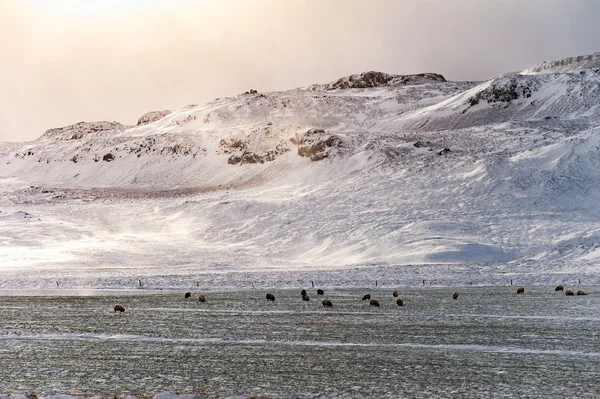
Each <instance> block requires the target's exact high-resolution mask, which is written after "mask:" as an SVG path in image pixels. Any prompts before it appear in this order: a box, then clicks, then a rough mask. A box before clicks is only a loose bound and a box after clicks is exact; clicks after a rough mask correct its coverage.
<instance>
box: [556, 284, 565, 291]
mask: <svg viewBox="0 0 600 399" xmlns="http://www.w3.org/2000/svg"><path fill="white" fill-rule="evenodd" d="M564 289H565V286H564V285H562V284H561V285H557V286H556V287H554V291H564Z"/></svg>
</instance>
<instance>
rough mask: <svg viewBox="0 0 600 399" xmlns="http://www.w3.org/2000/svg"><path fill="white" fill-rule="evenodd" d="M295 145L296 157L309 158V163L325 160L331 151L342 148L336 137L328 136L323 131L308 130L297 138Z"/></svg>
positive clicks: (341, 143)
mask: <svg viewBox="0 0 600 399" xmlns="http://www.w3.org/2000/svg"><path fill="white" fill-rule="evenodd" d="M295 144H297V145H298V155H300V156H301V157H307V158H310V160H311V161H320V160H322V159H325V158H327V157H329V156H330V154H331V151H332V149H336V148H340V147H343V142H342V140H341V139H340V138H339V137H338V136H336V135H333V134H328V133H326V132H325V130H323V129H310V130H309V131H307V132H306V133H304V134H303V135H301V136H300V137H297V138H296V140H295Z"/></svg>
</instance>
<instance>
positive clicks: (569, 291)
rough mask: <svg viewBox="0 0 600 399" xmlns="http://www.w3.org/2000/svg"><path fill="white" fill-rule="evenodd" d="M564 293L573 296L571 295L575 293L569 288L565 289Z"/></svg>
mask: <svg viewBox="0 0 600 399" xmlns="http://www.w3.org/2000/svg"><path fill="white" fill-rule="evenodd" d="M565 295H568V296H573V295H575V294H574V293H573V291H571V290H566V291H565Z"/></svg>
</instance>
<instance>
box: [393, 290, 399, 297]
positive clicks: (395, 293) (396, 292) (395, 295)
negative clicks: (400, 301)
mask: <svg viewBox="0 0 600 399" xmlns="http://www.w3.org/2000/svg"><path fill="white" fill-rule="evenodd" d="M392 296H393V297H394V298H398V291H396V290H394V291H392Z"/></svg>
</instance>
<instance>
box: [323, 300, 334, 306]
mask: <svg viewBox="0 0 600 399" xmlns="http://www.w3.org/2000/svg"><path fill="white" fill-rule="evenodd" d="M322 303H323V306H324V307H326V308H331V307H333V303H331V301H330V300H329V299H323V302H322Z"/></svg>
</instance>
